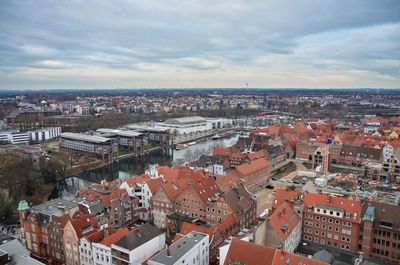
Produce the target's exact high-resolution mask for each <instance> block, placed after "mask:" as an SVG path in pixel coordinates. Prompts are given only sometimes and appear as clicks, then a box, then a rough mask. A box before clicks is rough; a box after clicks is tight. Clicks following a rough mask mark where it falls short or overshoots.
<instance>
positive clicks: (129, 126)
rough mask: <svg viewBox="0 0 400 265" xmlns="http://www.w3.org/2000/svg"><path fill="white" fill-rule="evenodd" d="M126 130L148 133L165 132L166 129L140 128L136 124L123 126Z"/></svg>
mask: <svg viewBox="0 0 400 265" xmlns="http://www.w3.org/2000/svg"><path fill="white" fill-rule="evenodd" d="M125 127H126V128H129V129H132V130H137V131H142V132H143V131H148V132H167V131H168V130H169V129H168V128H155V127H151V126H141V125H137V124H127V125H125Z"/></svg>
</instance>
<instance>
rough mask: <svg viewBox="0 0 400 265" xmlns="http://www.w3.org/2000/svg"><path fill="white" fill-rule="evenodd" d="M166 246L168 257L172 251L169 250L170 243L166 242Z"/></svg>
mask: <svg viewBox="0 0 400 265" xmlns="http://www.w3.org/2000/svg"><path fill="white" fill-rule="evenodd" d="M165 246H166V248H167V257H171V251H170V250H169V245H168V244H165Z"/></svg>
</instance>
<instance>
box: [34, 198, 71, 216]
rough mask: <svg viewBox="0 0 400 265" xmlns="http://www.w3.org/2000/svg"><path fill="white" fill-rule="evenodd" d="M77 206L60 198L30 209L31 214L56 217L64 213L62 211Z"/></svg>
mask: <svg viewBox="0 0 400 265" xmlns="http://www.w3.org/2000/svg"><path fill="white" fill-rule="evenodd" d="M76 206H78V203H76V202H71V201H67V200H64V199H61V198H58V199H54V200H51V201H47V202H45V203H42V204H39V205H36V206H33V207H31V208H30V211H31V212H35V213H42V214H45V215H50V216H52V215H57V214H59V213H62V212H64V210H68V209H71V208H74V207H76Z"/></svg>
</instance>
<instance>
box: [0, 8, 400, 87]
mask: <svg viewBox="0 0 400 265" xmlns="http://www.w3.org/2000/svg"><path fill="white" fill-rule="evenodd" d="M399 11H400V4H399V2H398V1H324V2H319V1H301V2H294V3H293V2H290V1H252V2H251V3H247V2H246V1H234V2H231V1H220V2H218V3H214V2H211V1H210V2H208V1H201V2H200V1H190V2H184V3H182V2H177V1H172V2H171V1H169V2H168V3H163V2H162V1H151V2H147V1H124V2H118V3H115V2H111V1H96V4H91V3H88V2H85V3H82V2H78V1H68V2H67V1H64V2H57V3H55V2H51V1H41V2H33V1H27V2H13V1H4V2H3V3H2V5H1V7H0V22H1V23H0V36H1V38H2V42H1V44H0V56H1V58H2V60H1V62H0V80H2V82H0V90H4V89H11V90H12V89H18V90H19V89H21V90H22V89H28V90H29V89H112V88H199V89H200V88H207V87H212V88H246V87H247V86H248V87H249V88H297V87H299V88H324V87H331V88H360V87H365V88H399V87H400V53H399V43H400V12H399Z"/></svg>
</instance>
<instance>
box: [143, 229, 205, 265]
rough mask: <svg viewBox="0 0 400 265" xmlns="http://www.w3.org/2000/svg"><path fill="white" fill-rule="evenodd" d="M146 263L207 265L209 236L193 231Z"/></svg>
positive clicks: (151, 264)
mask: <svg viewBox="0 0 400 265" xmlns="http://www.w3.org/2000/svg"><path fill="white" fill-rule="evenodd" d="M147 263H148V264H149V265H178V264H179V265H206V264H209V236H208V235H207V234H203V233H199V232H195V231H193V232H191V233H189V234H187V235H185V236H184V237H182V238H180V239H179V240H178V241H176V242H175V243H173V244H172V245H171V246H169V247H167V248H166V249H164V250H163V251H161V252H160V253H158V254H157V255H155V256H154V257H152V258H151V259H150V260H148V262H147Z"/></svg>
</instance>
